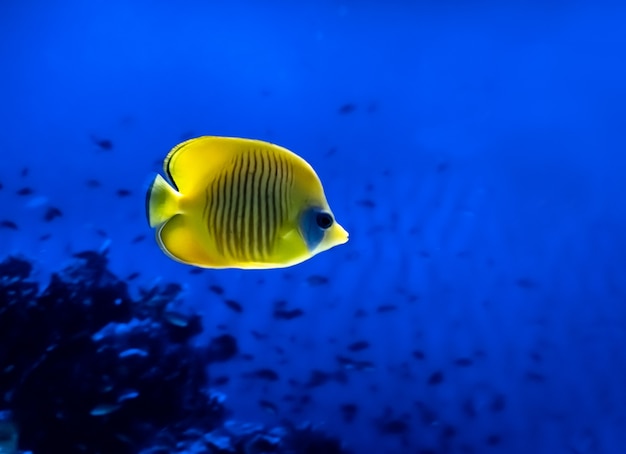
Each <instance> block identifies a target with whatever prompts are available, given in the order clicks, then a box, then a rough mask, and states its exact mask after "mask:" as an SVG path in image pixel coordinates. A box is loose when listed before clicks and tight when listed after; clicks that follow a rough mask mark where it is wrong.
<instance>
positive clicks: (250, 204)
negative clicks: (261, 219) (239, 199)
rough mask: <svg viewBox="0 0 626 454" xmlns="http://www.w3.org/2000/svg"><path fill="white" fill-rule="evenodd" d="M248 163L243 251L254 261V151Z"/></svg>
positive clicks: (245, 255)
mask: <svg viewBox="0 0 626 454" xmlns="http://www.w3.org/2000/svg"><path fill="white" fill-rule="evenodd" d="M246 157H247V162H248V169H247V170H246V173H245V185H244V191H245V192H244V194H245V198H244V201H245V203H244V206H243V213H244V216H243V220H242V225H243V235H242V236H243V241H242V243H241V249H242V251H243V253H244V257H245V259H246V260H248V261H249V260H252V259H253V256H254V250H253V245H252V225H251V224H250V222H251V221H252V220H253V217H252V210H253V208H254V200H252V186H253V184H254V179H253V175H254V171H255V170H256V169H255V167H256V166H255V157H254V151H251V152H250V153H248V154H247V155H246Z"/></svg>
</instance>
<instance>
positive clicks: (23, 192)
mask: <svg viewBox="0 0 626 454" xmlns="http://www.w3.org/2000/svg"><path fill="white" fill-rule="evenodd" d="M32 193H33V190H32V189H31V188H29V187H24V188H22V189H19V190H18V191H17V192H16V194H17V195H19V196H26V195H31V194H32Z"/></svg>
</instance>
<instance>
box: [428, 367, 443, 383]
mask: <svg viewBox="0 0 626 454" xmlns="http://www.w3.org/2000/svg"><path fill="white" fill-rule="evenodd" d="M441 383H443V372H441V371H440V370H438V371H436V372H433V373H432V374H431V375H430V377H428V384H429V385H431V386H433V385H440V384H441Z"/></svg>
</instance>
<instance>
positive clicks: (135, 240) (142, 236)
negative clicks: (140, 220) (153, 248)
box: [131, 234, 146, 244]
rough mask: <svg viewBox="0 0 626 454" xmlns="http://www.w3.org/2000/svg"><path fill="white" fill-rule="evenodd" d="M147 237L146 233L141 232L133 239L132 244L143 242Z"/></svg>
mask: <svg viewBox="0 0 626 454" xmlns="http://www.w3.org/2000/svg"><path fill="white" fill-rule="evenodd" d="M145 239H146V235H143V234H140V235H137V236H136V237H135V238H133V240H132V241H131V243H132V244H137V243H141V242H142V241H143V240H145Z"/></svg>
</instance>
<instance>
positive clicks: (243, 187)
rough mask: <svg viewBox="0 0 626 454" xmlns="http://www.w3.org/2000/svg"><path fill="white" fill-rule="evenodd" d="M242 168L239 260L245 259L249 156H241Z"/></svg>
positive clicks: (238, 221)
mask: <svg viewBox="0 0 626 454" xmlns="http://www.w3.org/2000/svg"><path fill="white" fill-rule="evenodd" d="M240 159H241V161H242V164H241V167H240V169H239V185H238V187H237V192H238V193H239V197H238V198H237V200H238V203H237V212H236V224H235V228H236V232H237V233H236V235H235V237H236V238H237V241H236V243H235V244H236V246H237V259H239V260H241V259H243V258H245V250H244V249H245V223H244V219H245V217H246V183H247V180H248V178H247V176H248V167H249V165H250V162H249V159H248V154H247V153H243V154H241V158H240Z"/></svg>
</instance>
